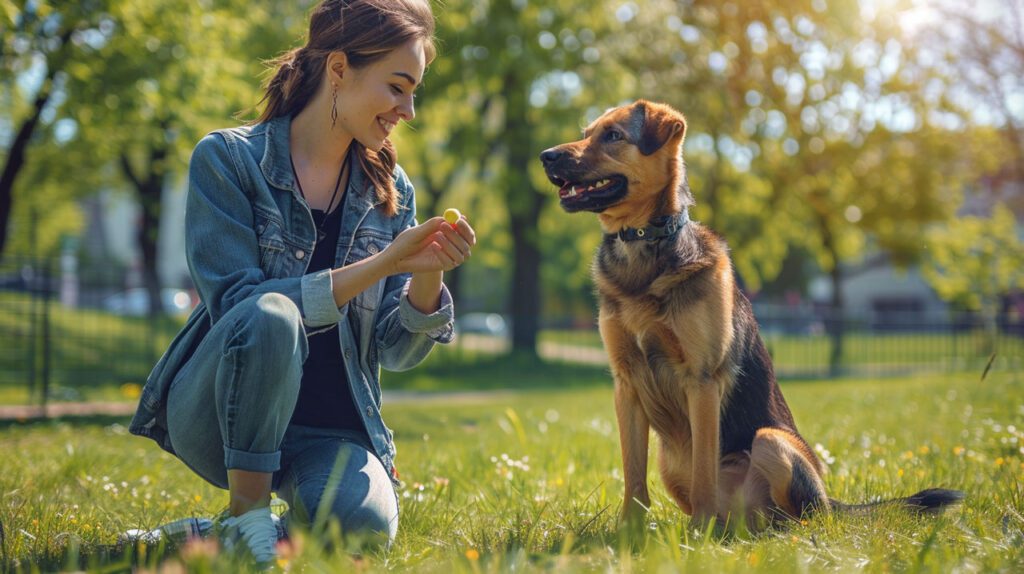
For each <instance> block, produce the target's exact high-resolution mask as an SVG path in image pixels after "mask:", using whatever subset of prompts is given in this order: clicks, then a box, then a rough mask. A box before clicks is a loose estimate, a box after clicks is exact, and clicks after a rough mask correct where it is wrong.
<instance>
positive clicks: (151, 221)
mask: <svg viewBox="0 0 1024 574" xmlns="http://www.w3.org/2000/svg"><path fill="white" fill-rule="evenodd" d="M167 154H168V149H167V146H163V145H161V146H157V147H154V148H152V149H151V150H150V151H149V157H148V158H147V160H148V162H147V163H148V167H149V169H147V170H146V175H145V177H144V178H142V177H139V176H138V174H136V172H135V170H134V168H133V167H132V165H131V161H130V160H129V159H128V156H126V155H124V154H122V155H121V169H122V170H123V171H124V173H125V176H126V177H127V178H128V180H129V181H131V182H132V184H133V185H134V186H135V190H136V193H137V194H138V198H139V208H140V214H139V222H138V228H137V230H136V235H135V237H136V240H137V241H138V245H139V251H140V252H141V254H142V284H143V287H144V288H145V289H146V294H147V299H148V300H149V315H150V317H155V316H158V315H161V314H163V313H164V312H165V311H166V309H164V307H163V301H162V299H161V297H160V276H159V273H158V270H157V262H158V261H157V255H158V251H159V239H160V211H161V210H160V207H161V199H162V195H163V187H164V175H165V174H166V160H167Z"/></svg>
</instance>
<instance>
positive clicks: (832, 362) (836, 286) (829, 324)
mask: <svg viewBox="0 0 1024 574" xmlns="http://www.w3.org/2000/svg"><path fill="white" fill-rule="evenodd" d="M818 226H819V228H820V230H821V239H822V241H821V242H822V248H823V249H824V250H825V252H826V253H828V254H829V256H830V257H831V258H832V269H831V270H830V271H829V279H830V280H831V282H832V300H831V301H830V302H829V309H828V310H827V311H826V313H827V314H826V317H825V331H826V332H827V333H828V337H829V342H830V352H829V357H828V375H829V377H837V376H839V375H840V373H841V370H842V361H843V332H844V327H845V325H844V323H843V321H844V317H843V271H842V269H841V268H840V266H839V253H838V249H837V248H836V244H835V237H834V236H833V235H832V228H831V227H829V223H828V217H827V216H826V215H825V214H823V213H820V212H819V213H818Z"/></svg>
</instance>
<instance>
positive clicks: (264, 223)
mask: <svg viewBox="0 0 1024 574" xmlns="http://www.w3.org/2000/svg"><path fill="white" fill-rule="evenodd" d="M283 233H284V232H283V230H282V228H281V224H280V223H278V222H276V221H274V220H272V219H269V218H265V217H260V216H257V218H256V237H257V239H258V241H259V246H260V269H262V270H263V273H264V274H266V276H267V277H268V278H276V277H279V276H280V274H281V260H282V257H283V255H284V252H285V244H284V238H283Z"/></svg>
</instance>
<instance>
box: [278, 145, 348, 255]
mask: <svg viewBox="0 0 1024 574" xmlns="http://www.w3.org/2000/svg"><path fill="white" fill-rule="evenodd" d="M288 161H290V162H291V164H292V176H294V177H295V185H296V187H298V188H299V195H301V196H302V199H306V193H305V192H304V191H302V182H300V181H299V172H298V170H296V169H295V160H294V159H293V158H292V156H291V155H290V154H289V155H288ZM346 167H348V157H347V156H346V157H345V161H344V162H342V164H341V171H339V172H338V181H336V182H334V192H333V193H331V200H330V201H329V202H327V207H326V208H325V209H324V215H323V217H321V218H320V221H317V220H316V217H315V216H314V217H313V227H314V228H315V229H316V242H317V243H320V242H321V241H323V240H324V238H325V237H327V232H326V231H324V230H323V226H324V222H325V221H327V216H328V215H330V214H331V206H333V205H334V200H335V198H337V197H338V188H339V187H341V178H342V177H343V176H344V175H345V168H346ZM306 203H307V204H308V203H309V200H308V199H307V200H306Z"/></svg>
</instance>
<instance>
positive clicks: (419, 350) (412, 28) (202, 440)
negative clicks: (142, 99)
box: [131, 0, 476, 563]
mask: <svg viewBox="0 0 1024 574" xmlns="http://www.w3.org/2000/svg"><path fill="white" fill-rule="evenodd" d="M433 29H434V22H433V16H432V14H431V12H430V8H429V6H428V5H427V2H426V0H325V1H323V2H322V3H321V4H319V5H318V6H317V7H316V8H315V9H314V11H313V13H312V16H311V19H310V28H309V38H308V42H307V43H306V45H305V46H303V47H302V48H299V49H296V50H293V51H292V52H289V53H288V54H286V55H285V56H283V57H282V58H280V59H279V60H278V61H277V62H276V64H277V72H276V74H275V75H274V76H273V78H272V79H271V81H270V82H269V84H268V86H267V91H266V95H265V98H264V101H265V102H266V104H267V105H266V109H265V110H264V111H263V113H262V115H261V116H260V118H259V119H258V120H257V122H256V123H255V124H254V125H251V126H246V127H242V128H235V129H228V130H220V131H217V132H214V133H212V134H210V135H208V136H206V137H205V138H204V139H203V140H202V141H201V142H199V144H198V145H197V146H196V148H195V150H194V152H193V155H192V159H191V165H190V171H189V192H188V200H187V207H186V210H187V211H186V255H187V258H188V263H189V269H190V271H191V274H192V277H193V280H194V282H195V285H196V287H197V289H198V291H199V294H200V298H201V300H202V303H201V304H200V305H199V306H198V307H197V308H196V310H195V311H194V312H193V314H192V316H191V317H190V319H189V321H188V323H187V324H186V326H185V328H184V329H183V330H182V332H181V333H180V334H179V335H178V336H177V337H176V338H175V340H174V341H173V342H172V343H171V346H170V348H169V349H168V351H167V352H166V353H165V355H164V357H163V358H162V359H161V360H160V362H159V363H158V364H157V365H156V367H155V368H154V370H153V372H152V374H151V375H150V378H149V380H148V382H147V385H146V388H145V390H144V392H143V396H142V400H141V401H140V405H139V410H138V412H137V413H136V415H135V418H134V420H133V421H132V426H131V431H132V432H133V433H135V434H139V435H143V436H148V437H150V438H152V439H154V440H156V441H157V442H158V443H159V444H160V445H161V446H162V447H163V448H165V449H166V450H168V451H170V452H172V453H174V454H175V455H176V456H178V457H179V458H180V459H181V460H182V461H184V462H185V464H187V465H188V466H189V467H190V468H191V469H193V470H194V471H195V472H196V473H197V474H199V475H200V476H202V477H203V478H204V479H206V480H207V481H209V482H211V483H213V484H215V485H217V486H219V487H222V488H226V489H228V491H229V494H230V505H229V509H228V514H229V516H228V517H226V518H224V519H223V520H222V521H221V522H220V532H221V533H222V534H221V535H222V538H223V539H224V540H225V541H226V543H227V544H228V545H229V546H230V545H236V544H237V545H239V546H241V547H243V548H247V549H248V551H249V552H251V553H252V555H253V557H254V558H255V559H256V560H257V562H259V563H268V562H270V561H271V560H272V559H273V557H274V545H275V542H276V529H275V527H274V524H273V522H272V519H271V515H270V510H269V503H270V494H271V492H272V491H276V492H277V493H278V495H279V496H280V497H281V498H284V499H285V500H286V501H287V502H288V503H289V504H290V506H291V507H292V508H293V509H294V510H293V513H294V514H295V515H297V517H298V518H299V519H304V520H307V521H308V520H313V519H314V516H316V515H317V513H318V512H319V513H329V514H321V515H319V516H318V517H317V518H323V517H325V516H328V515H329V516H331V517H334V518H336V519H337V520H339V521H340V523H341V527H342V529H343V531H345V532H346V533H351V532H374V533H379V534H381V535H385V536H386V537H387V539H388V540H389V541H390V540H393V539H394V536H395V532H396V530H397V516H398V506H397V497H396V496H395V491H394V486H393V484H392V481H397V478H396V476H397V475H396V473H395V470H394V455H395V449H394V446H393V444H392V435H391V432H390V431H389V430H388V428H387V427H386V426H385V425H384V423H383V422H382V421H381V416H380V385H379V375H378V373H379V368H380V367H383V368H386V369H391V370H403V369H408V368H411V367H413V366H415V365H416V364H417V363H419V362H420V361H421V360H422V359H423V358H424V357H425V356H426V355H427V353H428V352H429V351H430V349H431V348H432V347H433V345H434V343H435V342H440V343H447V342H449V341H450V340H451V339H452V333H453V329H452V322H453V306H452V300H451V297H450V295H449V293H448V291H447V289H446V288H445V286H444V284H443V283H442V274H443V272H444V271H448V270H451V269H453V268H455V267H456V266H458V265H460V264H462V263H463V262H464V261H465V260H466V258H467V257H469V255H470V249H471V248H472V246H473V245H474V244H475V242H476V240H475V234H474V232H473V229H472V228H471V227H470V225H469V223H468V222H467V221H466V220H465V218H461V219H460V220H459V221H458V222H457V224H454V225H451V224H448V223H446V222H444V220H443V219H442V218H440V217H436V218H433V219H429V220H427V221H425V222H424V223H422V224H420V225H416V221H415V202H414V198H413V188H412V185H410V183H409V180H408V178H407V177H406V175H405V173H404V172H403V171H402V170H401V168H400V167H398V166H397V164H396V163H395V157H396V156H395V150H394V147H393V146H392V144H391V142H390V141H389V140H388V135H389V133H390V132H391V130H392V129H393V128H394V127H395V126H396V125H397V124H398V122H399V121H403V120H404V121H407V122H408V121H411V120H412V119H413V117H414V115H415V112H414V108H413V92H414V90H415V89H416V87H417V86H418V85H419V83H420V81H421V79H422V76H423V72H424V69H425V67H426V65H427V64H428V63H429V62H430V60H431V59H432V58H433V56H434V47H433V44H432V35H433ZM336 462H337V469H335V463H336ZM332 470H334V471H335V473H334V475H333V476H332ZM329 479H330V480H329ZM328 482H330V483H331V484H328Z"/></svg>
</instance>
